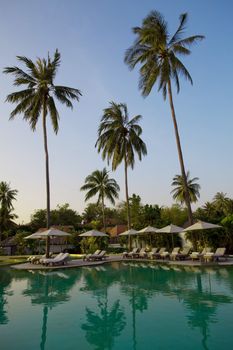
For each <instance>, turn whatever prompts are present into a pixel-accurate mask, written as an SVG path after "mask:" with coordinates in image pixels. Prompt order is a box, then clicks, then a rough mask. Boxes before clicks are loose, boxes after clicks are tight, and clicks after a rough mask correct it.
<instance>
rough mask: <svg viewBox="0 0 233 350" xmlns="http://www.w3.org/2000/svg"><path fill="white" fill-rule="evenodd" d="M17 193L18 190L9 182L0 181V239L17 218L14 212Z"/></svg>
mask: <svg viewBox="0 0 233 350" xmlns="http://www.w3.org/2000/svg"><path fill="white" fill-rule="evenodd" d="M17 194H18V190H15V189H11V188H10V184H9V183H7V182H5V181H1V182H0V241H1V238H2V237H1V235H2V232H3V231H5V230H7V229H9V228H10V227H11V226H12V224H13V225H14V223H13V220H14V219H16V218H17V215H15V214H14V213H13V210H14V206H13V201H15V200H16V196H17Z"/></svg>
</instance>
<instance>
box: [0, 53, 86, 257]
mask: <svg viewBox="0 0 233 350" xmlns="http://www.w3.org/2000/svg"><path fill="white" fill-rule="evenodd" d="M17 59H18V60H19V61H20V63H23V64H24V65H25V66H26V71H24V70H22V69H21V68H19V67H16V66H14V67H6V68H5V69H4V71H3V72H4V73H6V74H12V75H13V76H14V85H16V86H24V87H26V89H23V90H20V91H17V92H13V93H12V94H10V95H8V96H7V98H6V101H8V102H10V103H17V106H16V108H15V109H14V110H13V111H12V112H11V116H10V119H14V118H15V117H16V116H17V115H18V114H23V119H25V120H26V121H27V122H28V123H29V125H30V127H31V129H32V130H33V131H35V129H36V126H37V122H38V120H39V117H40V116H42V124H43V135H44V151H45V167H46V193H47V228H49V227H50V181H49V154H48V141H47V126H46V121H47V116H48V114H49V115H50V119H51V122H52V126H53V130H54V132H55V133H56V134H57V132H58V120H59V114H58V110H57V108H56V105H55V99H57V100H58V101H59V102H61V103H62V104H64V105H65V106H66V107H69V108H73V105H72V102H71V101H72V100H77V101H79V97H80V95H81V92H80V91H79V90H78V89H74V88H70V87H67V86H60V85H54V79H55V76H56V73H57V70H58V67H59V65H60V62H61V55H60V53H59V52H58V50H56V51H55V53H54V58H53V59H51V58H50V56H49V55H48V58H47V59H40V58H38V59H37V60H36V62H35V63H34V62H33V61H32V60H31V59H29V58H27V57H24V56H17ZM46 255H47V256H49V238H48V239H47V244H46Z"/></svg>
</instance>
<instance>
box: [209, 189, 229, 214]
mask: <svg viewBox="0 0 233 350" xmlns="http://www.w3.org/2000/svg"><path fill="white" fill-rule="evenodd" d="M213 204H214V206H215V208H216V209H217V210H218V211H219V212H221V213H223V214H224V215H227V214H228V213H229V210H228V209H229V207H231V202H230V198H228V197H227V194H226V193H223V192H217V193H216V195H215V196H214V200H213Z"/></svg>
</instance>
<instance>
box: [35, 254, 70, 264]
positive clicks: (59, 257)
mask: <svg viewBox="0 0 233 350" xmlns="http://www.w3.org/2000/svg"><path fill="white" fill-rule="evenodd" d="M69 256H70V255H69V254H68V253H60V254H58V255H57V256H56V257H55V258H54V259H41V260H40V262H41V264H42V265H64V264H65V263H66V262H67V260H68V259H69Z"/></svg>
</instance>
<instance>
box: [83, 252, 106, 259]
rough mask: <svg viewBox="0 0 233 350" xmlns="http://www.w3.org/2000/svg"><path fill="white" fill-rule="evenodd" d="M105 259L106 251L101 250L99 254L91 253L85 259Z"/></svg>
mask: <svg viewBox="0 0 233 350" xmlns="http://www.w3.org/2000/svg"><path fill="white" fill-rule="evenodd" d="M103 259H106V251H105V250H102V251H101V252H100V253H99V254H92V255H91V256H89V258H88V259H87V260H103Z"/></svg>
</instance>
